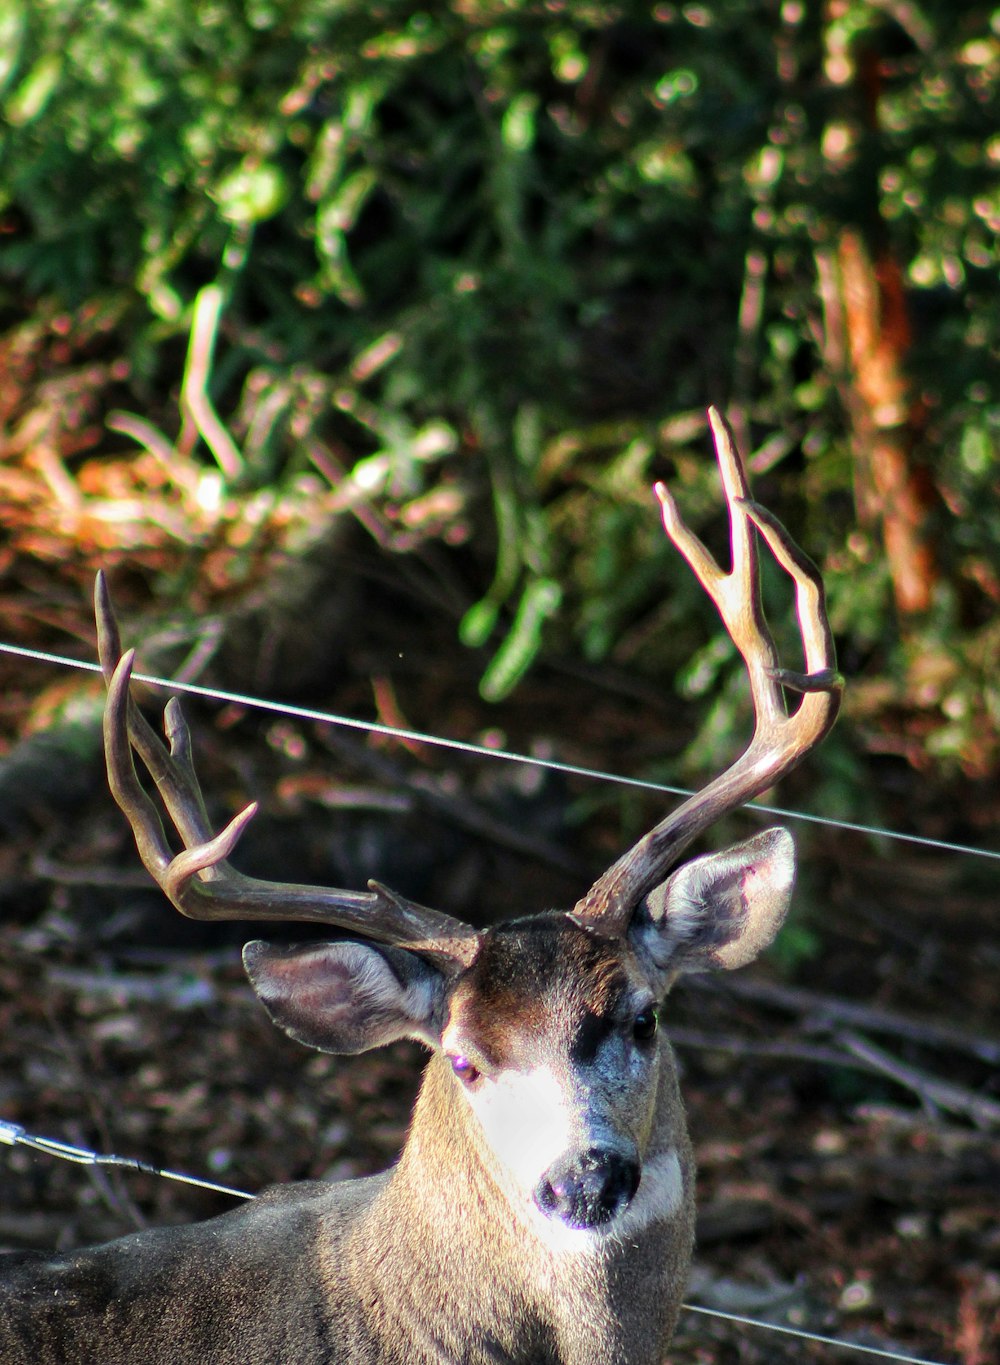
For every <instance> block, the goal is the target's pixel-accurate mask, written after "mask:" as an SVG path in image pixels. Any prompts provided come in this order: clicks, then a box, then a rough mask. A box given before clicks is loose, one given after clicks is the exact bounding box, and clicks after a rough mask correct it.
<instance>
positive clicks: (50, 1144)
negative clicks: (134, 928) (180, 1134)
mask: <svg viewBox="0 0 1000 1365" xmlns="http://www.w3.org/2000/svg"><path fill="white" fill-rule="evenodd" d="M0 1144H6V1145H7V1146H9V1147H28V1148H30V1149H31V1150H32V1151H36V1152H42V1153H44V1154H45V1155H46V1156H53V1157H58V1158H60V1160H62V1161H72V1162H74V1163H75V1164H76V1165H81V1166H117V1167H123V1168H124V1169H126V1170H129V1171H142V1172H144V1173H145V1174H147V1175H159V1176H163V1178H164V1179H166V1180H177V1181H180V1182H181V1183H182V1184H184V1185H194V1186H197V1187H198V1188H199V1189H203V1190H214V1191H215V1192H216V1193H217V1194H228V1195H232V1196H233V1197H234V1198H236V1199H250V1200H253V1199H256V1198H257V1196H256V1195H255V1194H250V1193H248V1192H247V1191H246V1190H239V1189H236V1188H235V1187H234V1186H232V1185H220V1184H218V1183H216V1181H214V1180H202V1179H200V1178H199V1177H198V1176H195V1175H184V1174H182V1173H181V1172H180V1171H168V1170H164V1169H163V1168H162V1167H160V1166H154V1165H152V1163H150V1162H148V1161H140V1160H139V1159H138V1158H137V1157H129V1156H114V1155H112V1154H105V1153H100V1152H94V1151H91V1150H90V1148H88V1147H76V1146H74V1145H73V1144H72V1143H69V1142H60V1141H58V1139H56V1138H45V1137H36V1136H35V1135H34V1134H32V1133H29V1132H27V1131H26V1129H25V1128H24V1127H22V1125H21V1124H20V1123H11V1122H9V1121H8V1120H6V1119H0ZM681 1307H682V1308H683V1309H684V1310H685V1311H687V1312H688V1313H701V1314H703V1315H704V1316H705V1317H709V1318H719V1319H720V1320H721V1321H723V1322H734V1323H737V1324H738V1325H739V1326H741V1327H757V1328H760V1329H761V1330H762V1331H765V1332H780V1333H782V1334H783V1335H784V1336H791V1337H798V1338H799V1339H800V1340H802V1341H812V1342H815V1343H817V1344H819V1345H820V1346H832V1347H834V1348H835V1349H838V1350H841V1351H856V1352H858V1353H860V1354H862V1355H869V1356H878V1357H879V1358H880V1359H882V1360H895V1361H899V1362H902V1365H941V1362H939V1361H934V1360H926V1359H924V1358H923V1357H920V1356H904V1355H899V1354H898V1353H897V1352H894V1351H883V1350H880V1349H879V1348H878V1347H875V1346H857V1345H855V1344H854V1343H853V1342H850V1341H838V1340H837V1339H836V1338H835V1337H824V1336H818V1335H817V1334H816V1333H815V1332H806V1331H803V1330H802V1329H801V1328H798V1327H784V1326H781V1325H780V1324H779V1323H776V1322H762V1321H761V1320H760V1319H759V1318H747V1317H742V1316H740V1315H739V1314H737V1313H724V1312H722V1311H721V1310H720V1309H718V1308H703V1307H702V1306H701V1304H697V1303H685V1304H682V1305H681Z"/></svg>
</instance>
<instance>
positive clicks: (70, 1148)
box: [0, 1119, 257, 1199]
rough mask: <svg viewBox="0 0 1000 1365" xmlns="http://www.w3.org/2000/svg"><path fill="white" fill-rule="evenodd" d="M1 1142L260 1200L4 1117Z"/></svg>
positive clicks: (0, 1125) (76, 1161)
mask: <svg viewBox="0 0 1000 1365" xmlns="http://www.w3.org/2000/svg"><path fill="white" fill-rule="evenodd" d="M0 1143H3V1144H5V1145H6V1146H8V1147H30V1148H31V1149H32V1150H33V1151H36V1152H44V1153H45V1155H46V1156H55V1157H58V1158H59V1159H60V1160H61V1161H72V1162H73V1163H74V1164H75V1165H77V1166H119V1167H124V1169H125V1170H127V1171H142V1172H143V1173H144V1174H146V1175H158V1176H162V1177H163V1179H164V1180H176V1181H179V1182H180V1184H182V1185H197V1186H198V1187H199V1188H200V1189H203V1190H214V1191H215V1192H216V1193H217V1194H231V1195H233V1196H234V1197H235V1198H237V1199H256V1197H257V1196H256V1195H255V1194H247V1192H246V1190H238V1189H236V1188H235V1186H233V1185H220V1184H218V1183H217V1182H216V1181H214V1180H204V1179H202V1178H201V1177H200V1176H197V1175H185V1174H183V1173H182V1172H181V1171H168V1170H166V1169H165V1168H164V1167H162V1166H154V1165H153V1164H152V1163H151V1162H149V1161H140V1160H139V1158H138V1157H134V1156H115V1155H114V1154H113V1153H104V1152H92V1151H91V1150H90V1148H89V1147H75V1146H74V1145H73V1144H72V1143H70V1142H60V1141H59V1139H58V1138H47V1137H36V1136H35V1135H34V1134H33V1133H29V1132H27V1131H26V1130H25V1129H24V1128H23V1127H22V1126H21V1124H19V1123H11V1122H10V1121H9V1120H8V1119H0Z"/></svg>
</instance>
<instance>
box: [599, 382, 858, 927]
mask: <svg viewBox="0 0 1000 1365" xmlns="http://www.w3.org/2000/svg"><path fill="white" fill-rule="evenodd" d="M708 415H709V421H710V423H711V426H712V434H713V436H714V439H715V451H716V456H717V458H718V461H719V467H720V470H721V473H722V484H723V488H724V490H725V495H726V502H727V504H728V507H729V520H730V531H731V538H732V558H733V567H732V570H731V572H730V573H728V574H727V573H723V571H722V570H721V569H720V568H719V566H718V564H716V562H715V560H714V559H713V558H712V556H711V555H710V554H709V552H708V550H706V548H705V546H704V545H703V544H702V543H701V541H700V540H699V539H698V537H697V536H696V535H694V533H693V532H692V531H691V530H689V529H688V527H687V526H685V525H684V523H683V521H682V520H681V517H680V513H679V512H678V510H677V505H676V503H675V502H674V499H673V497H672V496H671V494H670V493H669V491H668V490H667V488H666V487H665V486H664V485H663V484H662V483H661V484H657V486H656V495H657V497H658V498H659V501H660V507H661V509H662V513H663V527H664V530H665V531H666V533H667V535H668V536H669V537H670V539H671V540H672V541H673V543H674V545H675V546H676V547H677V549H678V550H679V551H680V552H681V554H682V555H683V556H684V558H685V559H686V560H687V562H688V563H689V564H690V566H691V568H692V569H693V570H694V573H695V576H696V577H697V579H698V581H699V582H700V583H701V585H702V586H703V587H704V589H705V591H706V592H707V593H708V595H709V597H711V599H712V601H713V602H714V603H715V605H716V607H717V608H718V611H719V614H720V616H721V617H722V620H723V624H724V625H725V627H726V629H727V630H728V632H729V634H730V636H731V637H732V640H733V643H734V644H735V645H736V648H737V649H738V650H739V652H740V654H741V655H742V657H743V661H744V663H745V665H746V669H747V674H748V675H749V679H750V694H751V697H752V700H753V708H754V732H753V738H752V739H751V741H750V744H749V745H748V747H747V748H746V750H745V751H744V752H743V754H742V755H741V757H740V758H738V759H737V760H736V762H735V763H733V764H732V765H731V767H729V768H727V769H726V770H725V771H724V772H722V773H720V774H719V776H718V777H716V778H714V779H713V780H712V781H710V782H709V783H708V785H707V786H705V787H703V788H702V790H701V791H698V792H696V793H695V794H694V795H693V796H691V797H690V798H689V799H688V800H687V801H685V802H684V803H683V805H681V806H679V807H678V808H677V810H675V811H673V812H672V813H671V814H670V815H669V816H667V818H666V819H665V820H663V821H661V822H660V824H658V825H657V826H656V827H655V828H654V829H652V830H650V831H649V833H647V834H645V835H644V836H643V837H642V838H641V839H640V840H639V841H638V843H636V844H634V845H633V847H632V848H630V849H629V850H628V852H627V853H624V854H623V855H622V856H621V857H620V858H619V859H618V861H617V862H616V863H614V864H613V865H612V866H611V867H610V868H608V870H607V871H606V872H605V873H604V874H603V875H602V876H601V877H600V878H599V879H598V880H597V881H596V882H595V883H594V885H593V886H592V887H591V888H590V890H589V891H588V892H587V894H586V895H585V896H583V897H582V898H581V899H580V900H579V901H578V902H577V904H576V906H575V908H574V910H573V918H574V919H576V920H577V921H578V922H580V923H583V924H586V925H587V927H588V928H590V929H593V930H594V931H595V932H598V933H601V934H606V935H608V936H609V937H611V936H614V935H617V934H620V933H622V932H623V931H624V928H625V925H626V924H627V922H628V919H629V917H630V915H631V913H632V911H633V909H634V907H635V905H636V904H637V902H638V901H640V900H641V899H642V897H643V896H645V895H648V893H649V892H650V891H651V890H652V889H653V888H654V887H655V886H657V885H658V884H659V883H660V882H662V881H663V879H664V877H665V876H666V873H667V872H668V871H669V870H670V868H671V867H672V866H673V865H674V863H675V862H676V861H677V859H678V858H679V857H680V855H681V853H683V851H684V850H685V849H686V848H687V847H688V846H689V845H690V844H691V843H692V841H693V840H694V839H695V838H697V836H698V835H699V834H701V833H702V831H703V830H705V829H707V828H708V827H709V825H711V824H713V823H714V822H715V821H716V820H718V819H719V818H720V816H722V815H724V814H725V813H726V812H727V811H731V810H733V809H734V808H735V807H736V806H739V805H742V804H743V803H744V802H745V801H750V800H752V798H753V797H755V796H759V795H760V793H761V792H763V791H765V790H766V789H767V788H768V787H770V786H773V784H774V783H775V782H777V781H778V779H779V778H781V777H784V776H785V775H786V774H787V773H789V772H791V770H792V769H793V768H794V767H795V766H796V765H797V764H798V763H800V762H801V761H802V759H803V758H804V757H805V756H806V754H808V753H809V752H810V750H811V749H814V748H815V747H816V745H817V744H818V743H819V742H820V740H821V739H822V738H823V736H824V735H825V734H826V733H827V732H828V731H829V729H830V727H831V726H832V725H833V723H834V721H835V720H836V718H837V711H838V710H839V707H840V698H841V692H842V690H843V685H844V684H843V678H842V677H841V676H840V674H839V673H838V672H837V664H836V652H835V650H834V644H833V635H832V633H831V631H830V625H829V622H828V620H827V616H826V608H825V604H824V595H823V583H822V580H821V578H820V575H819V572H818V571H817V569H816V566H815V565H814V564H813V563H812V561H811V560H809V559H808V558H807V557H806V555H804V554H803V552H802V551H801V550H800V549H799V548H798V546H797V545H796V544H795V542H794V541H793V540H792V538H791V536H790V535H789V534H788V532H787V531H786V530H785V528H784V527H783V526H782V525H781V523H780V522H779V521H778V520H777V519H776V518H775V517H773V516H772V515H771V514H770V513H769V512H768V511H767V510H766V509H765V508H763V507H761V506H759V505H758V504H757V503H755V502H753V501H752V500H751V497H750V485H749V482H748V480H747V475H746V470H745V469H744V467H743V462H742V460H741V458H740V455H739V452H738V451H737V449H736V443H735V440H734V438H733V433H732V430H731V428H730V427H729V425H728V423H727V422H726V421H725V419H724V418H723V417H722V416H721V414H720V413H718V412H717V411H716V409H715V408H710V409H709V414H708ZM754 528H756V530H755V529H754ZM758 532H759V533H760V535H761V536H762V537H763V539H764V541H765V542H766V543H767V546H768V548H769V549H770V551H771V553H772V554H773V555H774V558H775V559H776V560H777V562H778V563H779V564H780V565H781V567H782V568H783V569H784V570H785V572H786V573H787V574H789V576H790V577H791V579H792V581H793V583H794V584H795V598H796V610H797V614H798V618H799V628H800V630H801V634H802V643H803V648H804V653H805V672H804V673H797V672H793V671H790V670H788V669H784V668H781V667H780V666H779V663H778V655H777V650H776V649H775V645H774V641H773V639H772V638H771V632H770V631H769V629H768V626H767V621H766V620H765V617H764V609H763V606H762V604H761V594H760V565H759V559H758V547H757V540H756V536H757V533H758ZM786 688H787V689H788V690H790V691H793V692H799V693H801V694H802V700H801V701H800V703H799V705H798V708H797V709H796V711H795V712H794V714H792V715H789V714H788V713H787V710H786V707H785V698H784V689H786Z"/></svg>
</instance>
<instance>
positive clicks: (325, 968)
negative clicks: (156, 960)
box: [243, 939, 445, 1053]
mask: <svg viewBox="0 0 1000 1365" xmlns="http://www.w3.org/2000/svg"><path fill="white" fill-rule="evenodd" d="M243 966H244V967H245V968H246V973H247V976H248V977H249V978H250V984H251V985H252V986H253V988H254V990H255V991H256V992H257V995H258V996H259V997H260V1000H261V1003H262V1004H263V1006H264V1008H265V1009H266V1010H267V1012H268V1014H269V1015H270V1016H271V1018H272V1019H273V1020H274V1022H275V1023H276V1024H277V1025H278V1027H279V1028H282V1029H284V1031H285V1032H286V1033H287V1034H289V1035H290V1036H291V1037H292V1038H295V1039H297V1041H298V1042H300V1043H305V1045H306V1046H307V1047H314V1048H317V1049H318V1050H319V1051H320V1052H339V1053H354V1052H367V1051H368V1049H369V1048H373V1047H381V1045H382V1044H383V1043H391V1042H393V1041H395V1039H397V1038H418V1039H420V1041H422V1042H425V1043H429V1044H431V1045H432V1046H433V1045H434V1044H436V1043H437V1041H438V1032H439V1024H438V1020H439V1019H440V1017H441V1013H442V1009H441V1007H442V1005H443V1001H444V994H445V979H444V977H443V976H442V974H441V973H440V972H439V971H437V970H436V969H435V968H434V967H432V966H431V965H430V964H429V963H427V962H425V961H424V960H423V959H422V958H420V957H418V956H417V955H416V954H414V953H408V952H406V951H404V950H403V949H400V948H387V947H384V946H383V945H381V944H378V945H376V944H371V943H358V942H353V941H350V940H343V941H341V942H338V943H310V944H302V945H298V946H296V947H292V948H275V947H272V945H271V944H269V943H262V942H261V941H260V940H259V939H258V940H255V941H254V942H253V943H248V944H247V945H246V947H245V948H244V949H243Z"/></svg>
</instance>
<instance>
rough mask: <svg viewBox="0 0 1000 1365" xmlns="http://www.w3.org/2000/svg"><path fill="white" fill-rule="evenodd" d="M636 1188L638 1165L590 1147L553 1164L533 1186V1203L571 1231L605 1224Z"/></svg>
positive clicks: (610, 1151)
mask: <svg viewBox="0 0 1000 1365" xmlns="http://www.w3.org/2000/svg"><path fill="white" fill-rule="evenodd" d="M638 1188H639V1163H638V1161H637V1160H634V1159H633V1158H631V1157H628V1156H624V1155H623V1154H622V1153H621V1152H618V1151H614V1150H612V1149H611V1148H608V1147H590V1148H588V1150H587V1151H585V1152H578V1153H575V1154H573V1155H571V1156H568V1157H566V1158H565V1159H564V1160H563V1161H559V1162H557V1163H556V1164H555V1165H554V1166H552V1167H550V1169H549V1170H548V1171H547V1172H546V1173H545V1175H543V1176H542V1178H541V1180H540V1181H539V1182H538V1184H537V1185H536V1186H535V1203H536V1204H537V1205H538V1207H539V1208H540V1209H541V1210H542V1212H543V1213H547V1214H548V1215H549V1217H550V1218H559V1219H561V1220H562V1221H563V1222H564V1223H565V1224H567V1226H568V1227H571V1228H597V1227H600V1226H601V1224H602V1223H608V1222H610V1221H611V1219H612V1218H614V1217H615V1215H616V1214H618V1213H620V1212H621V1210H622V1209H624V1208H625V1207H626V1205H627V1204H628V1203H629V1201H630V1200H631V1198H632V1196H633V1195H634V1194H635V1192H636V1190H637V1189H638Z"/></svg>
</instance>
